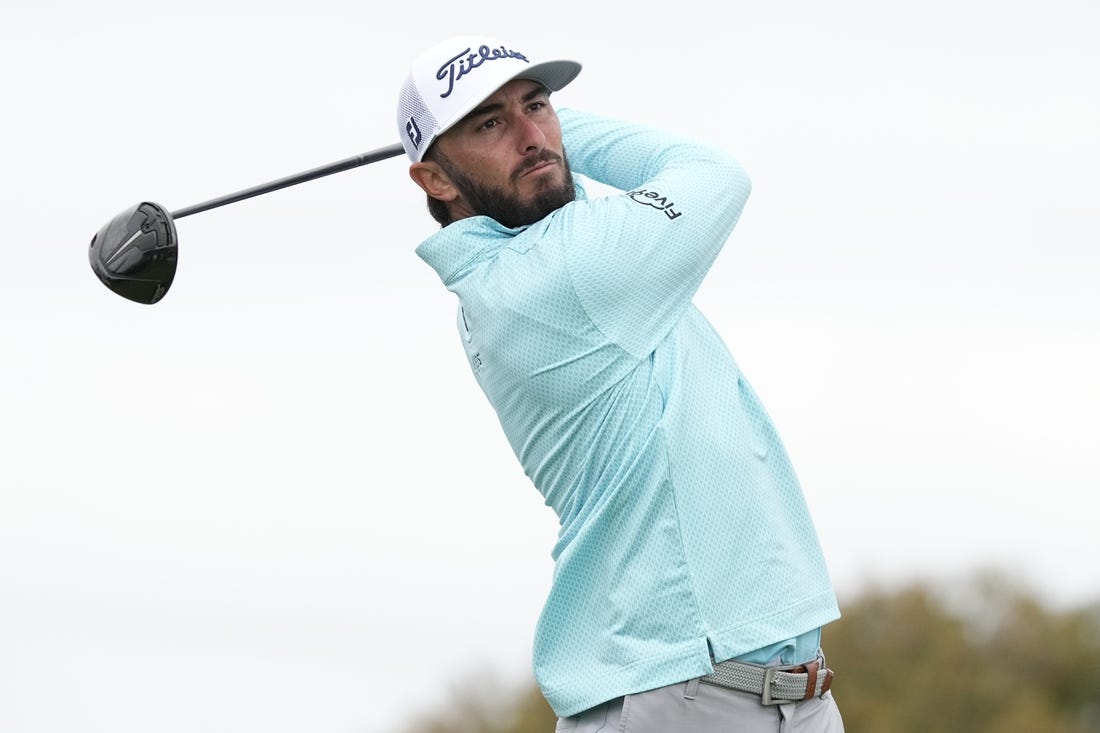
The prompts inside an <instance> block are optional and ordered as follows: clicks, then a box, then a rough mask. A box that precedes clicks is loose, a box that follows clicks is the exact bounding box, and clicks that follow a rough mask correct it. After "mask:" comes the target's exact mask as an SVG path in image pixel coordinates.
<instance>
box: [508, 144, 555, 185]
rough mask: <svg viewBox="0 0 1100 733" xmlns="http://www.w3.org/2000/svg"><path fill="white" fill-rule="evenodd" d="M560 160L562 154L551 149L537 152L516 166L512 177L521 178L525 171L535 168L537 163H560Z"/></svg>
mask: <svg viewBox="0 0 1100 733" xmlns="http://www.w3.org/2000/svg"><path fill="white" fill-rule="evenodd" d="M560 162H561V156H560V155H558V154H557V153H555V152H553V151H550V150H543V151H542V152H540V153H537V154H536V155H534V156H533V157H531V158H528V159H527V160H525V161H523V163H522V164H521V165H520V166H519V167H518V168H516V170H515V171H514V172H513V173H512V178H513V179H515V178H519V177H520V176H522V175H523V174H524V173H526V172H527V171H529V170H531V169H532V168H534V167H535V166H537V165H541V164H543V163H560Z"/></svg>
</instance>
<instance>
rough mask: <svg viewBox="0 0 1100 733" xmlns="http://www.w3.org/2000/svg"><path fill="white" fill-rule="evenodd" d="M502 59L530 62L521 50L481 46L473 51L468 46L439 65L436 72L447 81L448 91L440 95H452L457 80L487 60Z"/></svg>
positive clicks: (442, 79) (439, 77)
mask: <svg viewBox="0 0 1100 733" xmlns="http://www.w3.org/2000/svg"><path fill="white" fill-rule="evenodd" d="M501 59H516V60H518V61H522V62H523V63H525V64H527V63H530V62H529V61H528V60H527V57H526V56H524V55H523V54H522V53H520V52H519V51H512V50H510V49H508V48H505V47H504V46H501V47H500V48H489V47H488V46H479V47H478V49H477V51H476V52H471V51H470V49H469V48H466V50H464V51H461V52H459V53H458V54H456V55H455V56H452V57H451V58H449V59H448V60H446V61H444V62H443V65H442V66H440V67H439V71H437V72H435V78H436V79H439V80H440V81H445V82H447V91H445V92H443V93H442V94H440V95H439V97H440V98H441V99H446V98H447V97H449V96H451V92H453V91H454V89H455V82H457V81H458V80H459V79H461V78H462V77H464V76H466V75H467V74H469V73H470V72H471V71H473V70H474V69H476V68H478V67H479V66H481V65H482V64H484V63H485V62H486V61H499V60H501Z"/></svg>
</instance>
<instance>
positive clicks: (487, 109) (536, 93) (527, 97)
mask: <svg viewBox="0 0 1100 733" xmlns="http://www.w3.org/2000/svg"><path fill="white" fill-rule="evenodd" d="M544 94H545V95H546V96H548V97H549V96H550V90H549V89H548V88H547V87H546V86H545V85H543V84H539V85H538V86H536V87H535V88H534V89H532V90H531V91H529V92H527V93H526V94H524V95H523V101H524V102H530V101H531V100H532V99H534V98H535V97H540V96H542V95H544ZM503 108H504V104H503V103H501V102H490V103H489V104H483V105H481V106H480V107H474V108H473V109H472V110H470V111H469V113H467V115H466V117H465V119H472V118H474V117H477V116H479V115H484V114H489V113H491V112H496V111H497V110H499V109H503Z"/></svg>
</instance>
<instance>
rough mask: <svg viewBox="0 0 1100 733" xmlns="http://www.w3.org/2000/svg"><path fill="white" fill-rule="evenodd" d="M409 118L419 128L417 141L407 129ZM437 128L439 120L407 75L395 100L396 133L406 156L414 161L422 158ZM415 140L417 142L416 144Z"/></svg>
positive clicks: (410, 77)
mask: <svg viewBox="0 0 1100 733" xmlns="http://www.w3.org/2000/svg"><path fill="white" fill-rule="evenodd" d="M410 118H411V119H412V120H413V122H414V123H415V125H416V129H417V130H419V133H420V138H419V141H415V142H414V140H413V139H412V138H411V137H410V134H409V129H408V125H409V120H410ZM438 129H439V122H438V121H437V120H436V119H435V115H433V114H432V112H431V110H430V109H428V106H427V105H426V104H424V99H423V98H422V97H421V96H420V92H419V91H418V90H417V88H416V83H415V82H414V81H413V78H412V76H409V78H408V79H406V80H405V84H404V86H402V87H401V96H400V97H399V98H398V102H397V134H398V135H400V136H401V144H402V145H404V146H405V152H406V153H407V154H408V156H409V157H410V158H412V159H413V160H414V161H420V160H422V159H423V157H424V156H423V153H424V151H425V150H426V149H427V147H428V145H430V144H431V142H432V139H433V138H434V137H435V133H436V131H437V130H438ZM414 134H415V133H414ZM416 142H418V143H419V144H416Z"/></svg>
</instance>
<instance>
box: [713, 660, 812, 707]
mask: <svg viewBox="0 0 1100 733" xmlns="http://www.w3.org/2000/svg"><path fill="white" fill-rule="evenodd" d="M699 681H700V682H704V683H706V684H708V685H717V686H718V687H725V688H728V689H730V690H738V691H739V692H748V693H750V694H753V695H759V696H760V702H761V703H763V704H764V705H780V704H782V703H788V702H800V701H802V700H809V699H811V698H814V697H820V696H821V695H824V694H825V693H826V692H828V691H829V689H830V688H831V687H832V686H833V670H831V669H829V668H828V667H826V666H825V658H824V657H818V658H817V659H815V660H814V661H812V662H806V663H805V664H797V665H795V664H791V665H780V666H776V667H764V666H761V665H759V664H748V663H746V662H735V661H733V660H732V659H731V660H728V661H725V662H718V663H716V664H715V665H714V671H713V672H711V673H710V674H708V675H706V676H705V677H700V678H699Z"/></svg>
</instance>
